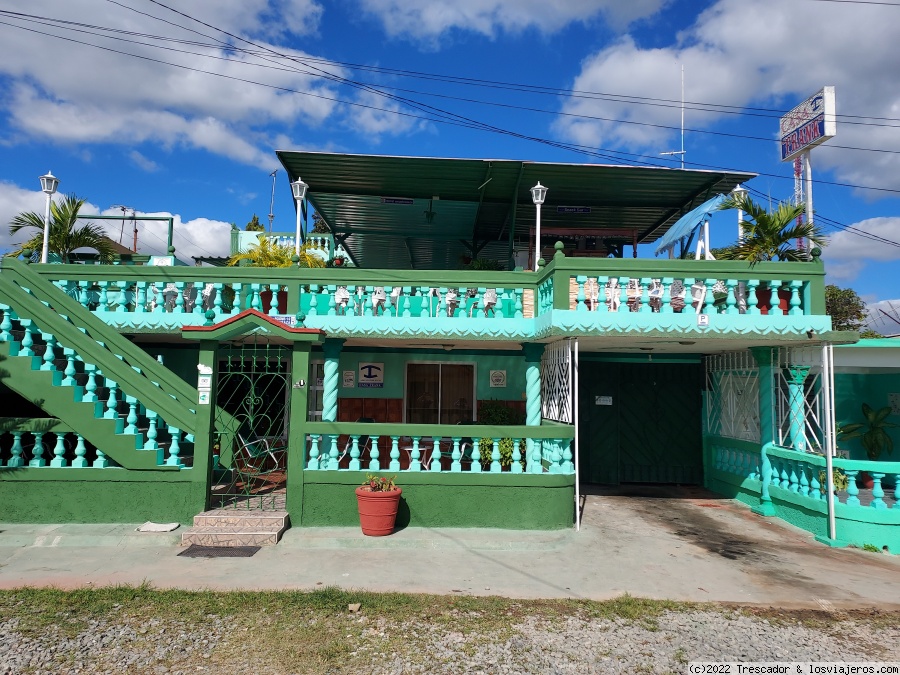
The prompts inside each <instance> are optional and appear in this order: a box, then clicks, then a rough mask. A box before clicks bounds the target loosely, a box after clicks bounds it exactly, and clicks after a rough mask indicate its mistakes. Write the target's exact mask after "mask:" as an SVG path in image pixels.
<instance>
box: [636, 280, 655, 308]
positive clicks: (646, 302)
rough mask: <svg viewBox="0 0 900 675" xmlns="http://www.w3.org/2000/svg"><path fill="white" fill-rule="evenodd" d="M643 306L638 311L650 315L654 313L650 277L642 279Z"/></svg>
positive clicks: (641, 298)
mask: <svg viewBox="0 0 900 675" xmlns="http://www.w3.org/2000/svg"><path fill="white" fill-rule="evenodd" d="M639 283H640V291H641V297H640V300H641V306H640V308H639V309H638V311H639V312H641V313H642V314H648V313H650V312H652V311H653V309H652V308H651V307H650V284H651V283H652V280H651V279H650V278H649V277H642V278H641V280H640V282H639Z"/></svg>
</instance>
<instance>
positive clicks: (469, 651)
mask: <svg viewBox="0 0 900 675" xmlns="http://www.w3.org/2000/svg"><path fill="white" fill-rule="evenodd" d="M353 603H359V604H360V605H361V607H360V610H359V612H356V613H354V612H350V611H349V609H348V605H350V604H353ZM692 611H716V612H723V613H724V614H726V615H727V614H729V613H732V614H733V613H734V612H740V613H744V614H747V615H750V616H752V617H756V618H759V619H763V618H765V619H768V620H769V621H770V622H776V623H778V622H784V623H791V624H793V625H796V624H797V623H805V624H807V625H810V626H811V627H812V625H813V624H815V625H817V626H820V627H821V626H824V625H830V624H834V623H836V622H838V621H841V620H845V619H847V618H851V619H853V620H854V621H857V622H862V623H869V624H877V625H879V626H880V627H888V626H893V627H896V626H900V613H894V614H886V613H879V612H850V613H840V614H829V613H827V612H813V611H802V612H793V611H781V610H774V609H769V610H764V609H758V608H729V607H724V606H721V605H713V604H699V603H683V602H674V601H667V600H648V599H643V598H635V597H631V596H628V595H623V596H621V597H619V598H616V599H614V600H608V601H605V602H592V601H585V600H514V599H507V598H499V597H476V596H468V595H464V596H457V595H449V596H447V595H442V596H437V595H413V594H404V593H371V592H367V591H353V590H342V589H339V588H331V587H326V588H322V589H319V590H314V591H259V592H257V591H253V592H244V591H231V592H216V591H180V590H157V589H154V588H152V587H151V586H150V585H149V584H143V585H141V586H110V587H105V588H97V589H90V590H89V589H82V590H75V591H61V590H55V589H35V588H23V589H17V590H11V591H0V616H2V617H4V620H14V621H16V622H17V626H16V628H15V630H16V631H17V632H19V633H21V634H23V635H24V636H27V637H31V638H34V639H45V640H47V639H50V640H52V639H55V638H56V637H57V636H59V637H61V638H66V637H68V638H73V637H76V636H78V635H79V634H84V633H90V632H92V631H97V630H103V628H102V627H103V626H116V627H127V628H128V629H129V630H131V633H129V634H130V635H131V636H132V637H131V638H130V639H131V640H132V643H130V647H129V648H131V649H139V648H141V645H146V648H147V649H148V650H152V648H153V645H154V644H158V643H159V640H160V639H163V636H172V635H182V634H199V635H201V636H202V635H206V634H209V635H210V636H212V635H213V634H215V636H216V639H215V640H212V638H211V640H212V642H211V647H210V648H209V649H205V650H204V649H201V648H196V649H194V648H192V649H193V651H191V650H188V653H187V654H186V655H181V654H179V655H177V658H176V657H174V656H172V655H171V654H167V655H161V656H160V657H159V664H160V665H172V663H178V665H179V666H181V665H185V664H188V665H196V666H198V667H199V666H201V665H202V666H204V667H209V668H216V667H218V666H222V667H225V666H227V667H229V670H232V671H234V672H242V671H244V672H254V673H267V672H284V671H288V672H304V673H352V672H370V671H371V669H372V667H373V666H374V665H375V664H378V665H379V667H382V668H385V667H388V666H389V664H390V663H391V662H392V659H394V658H395V657H394V655H395V654H396V655H400V656H401V657H402V658H403V659H404V660H405V662H406V663H419V664H422V665H425V666H428V665H429V664H430V665H432V666H433V665H435V658H436V657H435V656H434V654H435V651H436V650H435V645H440V644H443V641H445V640H446V637H447V636H455V637H454V639H453V644H454V645H455V647H454V649H456V651H457V653H459V654H460V655H463V656H465V657H471V656H473V655H474V654H475V652H477V651H478V650H479V649H481V648H484V647H487V646H489V645H490V644H496V643H502V642H505V641H506V640H508V639H510V638H512V637H514V635H515V634H516V632H517V629H516V626H518V625H520V624H521V623H523V622H524V621H525V620H526V619H528V620H531V621H537V622H538V623H542V622H543V623H544V624H545V625H550V626H552V625H553V624H554V623H557V622H562V621H566V620H568V619H578V620H581V621H594V620H607V621H612V622H615V623H622V622H627V623H635V624H637V625H639V626H642V627H643V628H645V629H646V630H648V631H657V630H659V629H660V623H659V622H660V618H661V616H662V615H663V614H664V613H666V612H678V613H683V612H692ZM98 626H99V627H100V628H98ZM201 651H207V652H209V653H207V654H201V653H200V652H201ZM685 657H686V656H685V654H684V653H683V652H682V653H679V654H678V655H676V662H678V663H680V662H681V659H682V658H685ZM58 658H60V659H63V658H66V657H65V655H64V654H60V655H59V657H58ZM96 658H97V659H100V661H98V662H97V663H96V664H94V665H96V666H97V667H98V668H99V666H100V665H103V664H104V663H105V662H103V661H102V659H103V658H105V657H104V656H103V655H102V654H99V655H97V657H96ZM89 665H90V664H89ZM112 665H114V664H112ZM192 669H193V668H189V669H188V670H192ZM388 669H389V668H388ZM84 670H86V671H90V670H91V668H90V667H85V668H84Z"/></svg>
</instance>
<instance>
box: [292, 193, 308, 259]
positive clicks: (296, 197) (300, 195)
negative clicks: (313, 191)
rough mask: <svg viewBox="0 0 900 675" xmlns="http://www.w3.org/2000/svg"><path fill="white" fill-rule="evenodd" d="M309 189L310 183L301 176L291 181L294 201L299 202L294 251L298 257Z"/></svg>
mask: <svg viewBox="0 0 900 675" xmlns="http://www.w3.org/2000/svg"><path fill="white" fill-rule="evenodd" d="M308 189H309V185H307V184H306V183H304V182H303V179H302V178H300V176H297V180H295V181H294V182H293V183H291V191H292V192H293V193H294V201H295V202H297V234H296V236H295V237H294V252H295V253H296V255H297V257H298V258H299V257H300V235H301V234H302V233H301V230H300V216H301V212H302V210H303V208H302V204H303V200H304V199H305V198H306V191H307V190H308Z"/></svg>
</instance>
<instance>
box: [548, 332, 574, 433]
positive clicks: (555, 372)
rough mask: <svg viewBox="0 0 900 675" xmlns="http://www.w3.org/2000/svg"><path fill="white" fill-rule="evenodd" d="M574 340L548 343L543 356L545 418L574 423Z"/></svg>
mask: <svg viewBox="0 0 900 675" xmlns="http://www.w3.org/2000/svg"><path fill="white" fill-rule="evenodd" d="M572 357H573V354H572V341H571V340H560V341H559V342H554V343H552V344H549V345H547V347H546V349H545V350H544V355H543V356H542V357H541V408H542V410H541V414H542V416H543V417H544V419H548V420H556V421H557V422H564V423H566V424H574V423H575V417H574V411H573V408H572V403H573V390H574V387H573V381H572V377H573V371H572Z"/></svg>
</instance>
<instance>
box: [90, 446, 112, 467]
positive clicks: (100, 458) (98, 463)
mask: <svg viewBox="0 0 900 675" xmlns="http://www.w3.org/2000/svg"><path fill="white" fill-rule="evenodd" d="M91 466H92V467H93V468H95V469H107V468H109V460H108V459H107V458H106V455H104V454H103V451H102V450H100V448H97V457H96V458H94V463H93V464H91Z"/></svg>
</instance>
